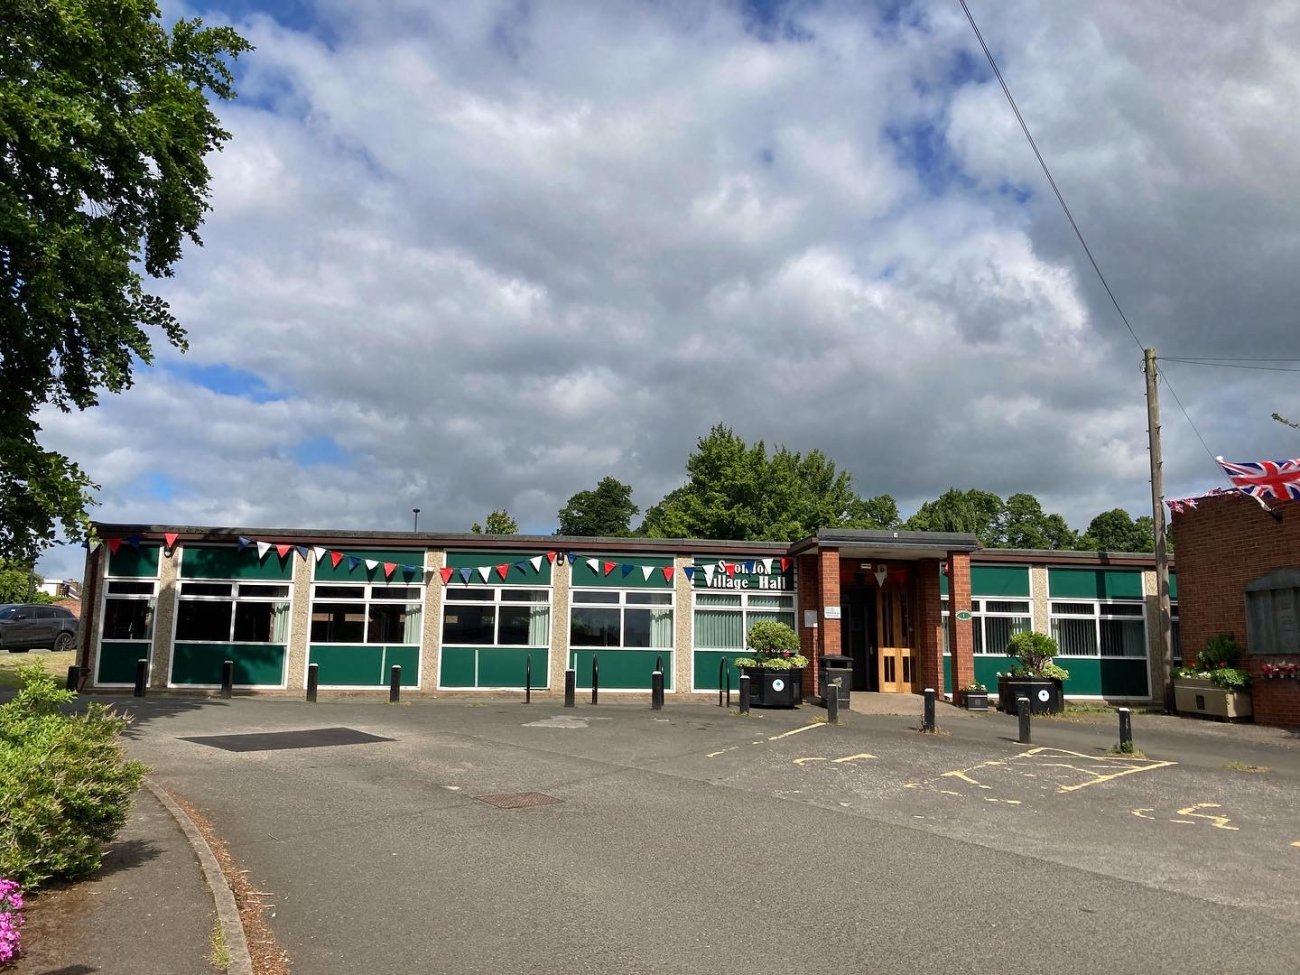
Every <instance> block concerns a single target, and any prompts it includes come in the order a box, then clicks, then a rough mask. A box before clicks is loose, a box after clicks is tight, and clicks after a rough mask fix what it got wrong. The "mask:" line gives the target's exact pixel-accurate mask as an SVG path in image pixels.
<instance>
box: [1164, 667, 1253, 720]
mask: <svg viewBox="0 0 1300 975" xmlns="http://www.w3.org/2000/svg"><path fill="white" fill-rule="evenodd" d="M1174 708H1175V710H1177V711H1178V713H1179V714H1196V715H1201V716H1203V717H1207V718H1219V719H1220V720H1223V721H1237V720H1241V719H1244V718H1249V717H1250V716H1251V715H1252V714H1253V713H1254V712H1253V710H1252V708H1251V704H1250V692H1249V691H1230V690H1228V689H1227V688H1224V687H1218V686H1216V685H1215V684H1214V682H1213V681H1209V680H1202V679H1201V678H1199V677H1175V678H1174Z"/></svg>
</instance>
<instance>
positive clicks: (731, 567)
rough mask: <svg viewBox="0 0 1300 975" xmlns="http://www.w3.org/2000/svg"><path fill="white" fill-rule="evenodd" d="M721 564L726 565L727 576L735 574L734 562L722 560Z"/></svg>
mask: <svg viewBox="0 0 1300 975" xmlns="http://www.w3.org/2000/svg"><path fill="white" fill-rule="evenodd" d="M723 565H725V566H726V567H727V575H729V576H734V575H735V574H736V563H735V562H724V563H723Z"/></svg>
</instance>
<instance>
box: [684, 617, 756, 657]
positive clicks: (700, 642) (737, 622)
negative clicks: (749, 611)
mask: <svg viewBox="0 0 1300 975" xmlns="http://www.w3.org/2000/svg"><path fill="white" fill-rule="evenodd" d="M744 619H745V618H744V616H743V615H742V614H741V613H740V612H739V611H737V610H725V609H697V610H696V611H695V646H696V648H698V649H701V650H703V649H708V650H741V649H743V648H744V646H745V633H744Z"/></svg>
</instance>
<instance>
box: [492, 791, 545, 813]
mask: <svg viewBox="0 0 1300 975" xmlns="http://www.w3.org/2000/svg"><path fill="white" fill-rule="evenodd" d="M474 798H475V799H477V800H478V801H479V802H486V803H487V804H488V805H489V806H496V807H497V808H498V809H527V808H529V807H530V806H549V805H551V804H552V803H556V802H563V801H564V800H563V799H557V798H555V796H548V795H546V794H544V793H541V792H503V793H501V794H499V795H495V796H475V797H474Z"/></svg>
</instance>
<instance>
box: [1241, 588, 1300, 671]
mask: <svg viewBox="0 0 1300 975" xmlns="http://www.w3.org/2000/svg"><path fill="white" fill-rule="evenodd" d="M1246 646H1247V648H1248V650H1249V652H1250V653H1300V569H1280V570H1278V571H1277V572H1270V573H1269V574H1268V575H1266V576H1263V577H1261V578H1259V579H1256V580H1254V581H1253V582H1250V583H1248V584H1247V586H1246Z"/></svg>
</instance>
